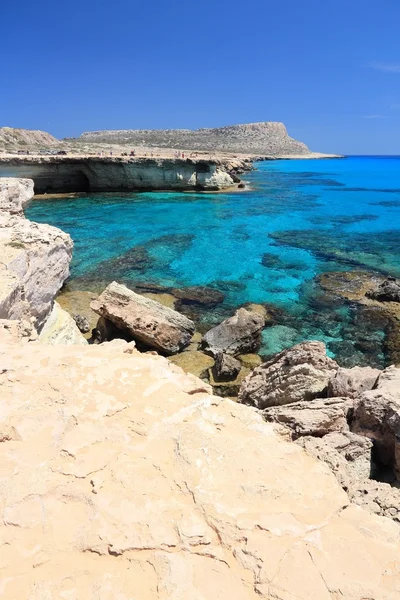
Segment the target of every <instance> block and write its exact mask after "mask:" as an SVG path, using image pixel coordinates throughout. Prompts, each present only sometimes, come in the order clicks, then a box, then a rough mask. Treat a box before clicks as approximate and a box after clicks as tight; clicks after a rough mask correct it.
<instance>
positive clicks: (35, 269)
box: [0, 178, 73, 331]
mask: <svg viewBox="0 0 400 600" xmlns="http://www.w3.org/2000/svg"><path fill="white" fill-rule="evenodd" d="M0 190H1V192H0V205H1V207H2V208H1V209H0V252H1V257H2V258H1V265H0V318H2V319H19V318H26V319H30V318H33V319H35V326H36V328H37V329H38V330H39V331H40V329H41V328H42V326H43V324H44V322H45V320H46V318H47V316H48V315H49V313H50V311H51V309H52V305H53V299H54V297H55V295H56V294H57V292H58V291H59V289H60V288H61V286H62V284H63V283H64V281H65V279H66V278H67V277H68V274H69V263H70V260H71V255H72V245H73V244H72V240H71V238H70V236H69V235H68V234H66V233H64V232H62V231H61V230H60V229H57V228H56V227H51V226H50V225H41V224H40V225H39V224H38V223H33V222H31V221H28V219H25V218H24V216H23V214H22V209H23V207H24V206H25V205H26V203H27V202H28V201H29V200H30V198H31V197H32V195H33V182H32V181H25V180H14V179H7V178H4V179H0Z"/></svg>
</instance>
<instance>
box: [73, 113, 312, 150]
mask: <svg viewBox="0 0 400 600" xmlns="http://www.w3.org/2000/svg"><path fill="white" fill-rule="evenodd" d="M79 141H82V142H85V143H87V142H91V143H99V142H103V143H104V142H106V143H108V144H109V143H113V144H129V145H133V146H147V147H152V146H154V147H158V148H180V149H188V150H210V151H211V152H216V151H219V152H241V153H244V154H260V155H272V156H273V155H281V154H284V155H290V154H294V155H303V154H309V153H310V150H309V149H308V148H307V146H306V145H305V144H303V143H302V142H298V141H297V140H295V139H293V138H291V137H289V135H288V133H287V131H286V127H285V126H284V124H283V123H274V122H268V121H265V122H261V123H246V124H243V125H228V126H226V127H218V128H215V129H207V128H204V129H196V130H194V131H192V130H190V129H139V130H133V129H125V130H119V131H112V130H110V131H89V132H85V133H83V134H82V135H81V137H80V138H79Z"/></svg>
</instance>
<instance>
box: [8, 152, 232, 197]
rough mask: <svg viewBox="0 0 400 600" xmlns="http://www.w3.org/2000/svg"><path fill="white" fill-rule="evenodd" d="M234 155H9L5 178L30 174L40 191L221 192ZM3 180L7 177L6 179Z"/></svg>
mask: <svg viewBox="0 0 400 600" xmlns="http://www.w3.org/2000/svg"><path fill="white" fill-rule="evenodd" d="M235 165H238V166H239V165H240V166H241V161H238V160H235V159H233V158H230V159H225V160H223V159H215V160H211V159H210V160H205V159H202V158H199V159H195V158H193V159H186V160H183V159H173V158H171V159H163V158H160V159H155V158H154V159H153V158H131V157H122V156H107V157H105V156H104V157H99V156H84V157H77V156H18V157H17V156H15V157H12V156H8V157H3V158H2V159H1V160H0V178H1V176H2V175H5V176H8V177H28V178H30V179H33V180H34V182H35V193H37V194H41V193H51V192H53V193H55V192H89V191H90V192H97V191H98V192H108V191H109V192H115V191H132V190H210V191H211V190H220V189H224V188H227V187H230V186H233V185H234V182H233V179H232V177H231V175H230V174H229V172H228V170H230V169H231V168H234V167H235ZM0 181H1V179H0Z"/></svg>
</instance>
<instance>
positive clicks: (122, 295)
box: [90, 281, 195, 354]
mask: <svg viewBox="0 0 400 600" xmlns="http://www.w3.org/2000/svg"><path fill="white" fill-rule="evenodd" d="M90 306H91V308H92V309H93V310H94V311H95V312H96V313H97V314H99V315H101V316H102V317H105V318H107V319H109V320H110V321H112V322H113V323H114V324H115V325H117V326H118V327H119V328H121V329H126V330H127V331H128V332H129V333H130V334H131V335H132V336H133V338H134V339H135V340H139V341H140V342H143V343H144V344H146V345H147V346H149V347H150V348H155V349H156V350H160V351H161V352H165V353H166V354H175V353H176V352H179V351H180V350H183V349H184V348H185V347H186V346H188V344H189V343H190V340H191V337H192V335H193V333H194V329H195V326H194V323H193V322H192V321H190V320H189V319H187V318H186V317H185V316H183V315H181V314H179V313H178V312H176V311H175V310H172V309H170V308H167V307H166V306H163V305H162V304H160V303H159V302H155V301H154V300H150V299H149V298H144V297H143V296H140V295H139V294H136V293H135V292H132V291H131V290H129V289H128V288H126V287H125V286H123V285H120V284H118V283H116V282H115V281H113V282H112V283H110V285H109V286H108V287H107V288H106V289H105V290H104V292H103V293H102V294H101V295H100V296H99V298H98V299H97V300H94V301H93V302H92V303H91V305H90Z"/></svg>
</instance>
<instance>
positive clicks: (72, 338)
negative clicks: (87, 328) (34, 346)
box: [38, 302, 87, 346]
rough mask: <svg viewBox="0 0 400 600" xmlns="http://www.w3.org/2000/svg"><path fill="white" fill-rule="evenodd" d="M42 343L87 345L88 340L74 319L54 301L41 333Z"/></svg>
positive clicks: (40, 339)
mask: <svg viewBox="0 0 400 600" xmlns="http://www.w3.org/2000/svg"><path fill="white" fill-rule="evenodd" d="M38 339H39V341H40V342H41V343H42V344H50V345H54V344H63V345H70V344H77V345H80V346H82V345H85V344H87V340H86V339H85V338H84V337H83V335H82V334H81V332H80V331H79V329H78V327H77V325H76V323H75V321H74V319H73V318H72V317H71V315H70V314H68V313H67V312H66V311H65V310H63V309H62V308H61V306H60V305H59V304H58V302H54V305H53V309H52V311H51V313H50V315H49V317H48V319H47V321H46V323H45V324H44V327H43V329H42V331H41V332H40V335H39V338H38Z"/></svg>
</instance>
